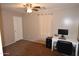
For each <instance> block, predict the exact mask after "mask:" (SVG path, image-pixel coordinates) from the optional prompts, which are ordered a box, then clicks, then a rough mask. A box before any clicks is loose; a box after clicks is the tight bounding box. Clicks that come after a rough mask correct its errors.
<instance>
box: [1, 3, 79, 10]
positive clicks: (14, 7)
mask: <svg viewBox="0 0 79 59" xmlns="http://www.w3.org/2000/svg"><path fill="white" fill-rule="evenodd" d="M37 5H39V6H42V7H45V8H46V9H56V8H57V9H58V8H67V7H77V8H79V4H78V3H38V4H37V3H35V4H34V3H33V6H37ZM1 6H2V8H3V9H10V10H15V11H18V12H24V7H23V3H2V4H1Z"/></svg>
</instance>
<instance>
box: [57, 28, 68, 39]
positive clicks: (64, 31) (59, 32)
mask: <svg viewBox="0 0 79 59" xmlns="http://www.w3.org/2000/svg"><path fill="white" fill-rule="evenodd" d="M58 34H61V37H60V38H63V39H65V37H64V35H68V29H58Z"/></svg>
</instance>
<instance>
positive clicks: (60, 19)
mask: <svg viewBox="0 0 79 59" xmlns="http://www.w3.org/2000/svg"><path fill="white" fill-rule="evenodd" d="M78 13H79V12H78V9H77V8H68V9H60V10H55V11H53V19H54V23H53V25H54V27H53V34H57V32H58V28H64V29H68V30H69V33H68V36H66V38H67V39H69V40H72V41H77V35H78V22H79V20H78V19H79V18H78V16H79V14H78ZM66 20H69V22H70V23H69V24H67V22H66Z"/></svg>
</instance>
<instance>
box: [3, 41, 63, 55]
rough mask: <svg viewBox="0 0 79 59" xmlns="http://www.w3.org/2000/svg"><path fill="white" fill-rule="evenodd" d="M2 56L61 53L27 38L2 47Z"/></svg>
mask: <svg viewBox="0 0 79 59" xmlns="http://www.w3.org/2000/svg"><path fill="white" fill-rule="evenodd" d="M3 53H4V56H61V55H62V53H59V52H58V51H56V50H54V51H53V52H52V51H51V49H48V48H46V47H45V45H44V44H40V43H35V42H31V41H27V40H20V41H17V42H15V43H13V44H11V45H9V46H6V47H4V48H3Z"/></svg>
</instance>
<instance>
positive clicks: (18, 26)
mask: <svg viewBox="0 0 79 59" xmlns="http://www.w3.org/2000/svg"><path fill="white" fill-rule="evenodd" d="M13 21H14V36H15V41H18V40H20V39H23V31H22V29H23V28H22V17H17V16H14V17H13Z"/></svg>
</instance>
